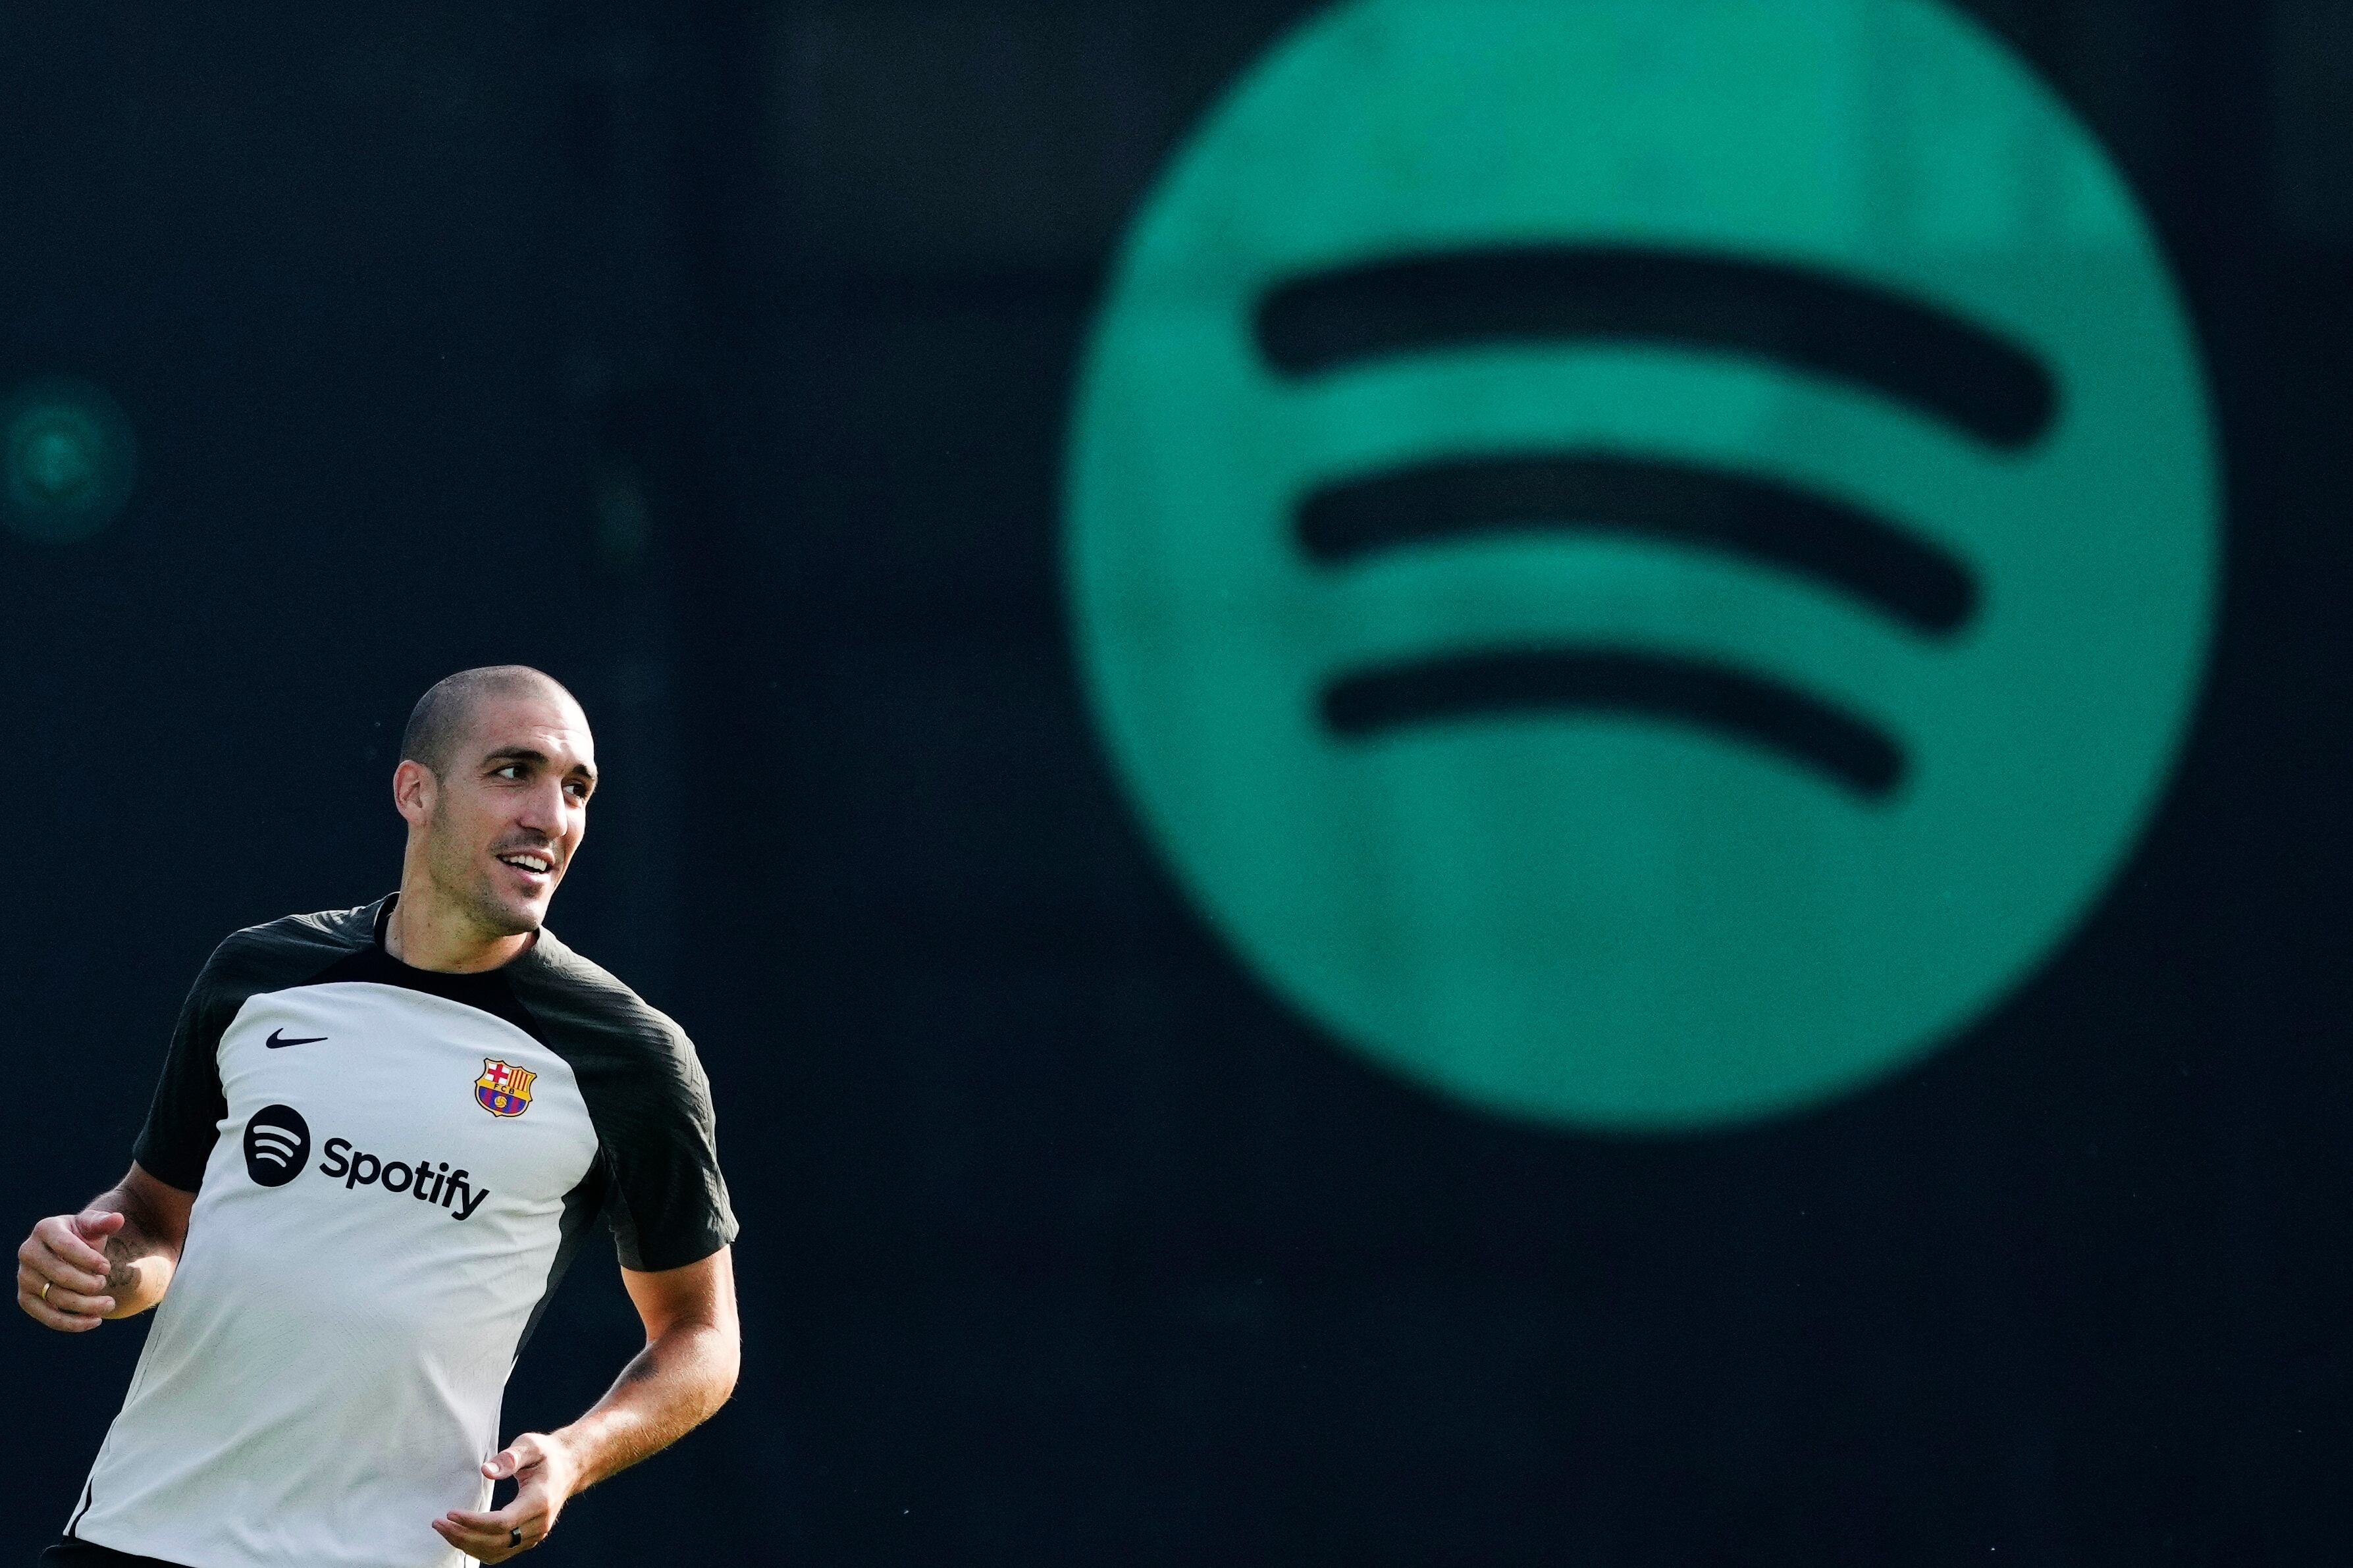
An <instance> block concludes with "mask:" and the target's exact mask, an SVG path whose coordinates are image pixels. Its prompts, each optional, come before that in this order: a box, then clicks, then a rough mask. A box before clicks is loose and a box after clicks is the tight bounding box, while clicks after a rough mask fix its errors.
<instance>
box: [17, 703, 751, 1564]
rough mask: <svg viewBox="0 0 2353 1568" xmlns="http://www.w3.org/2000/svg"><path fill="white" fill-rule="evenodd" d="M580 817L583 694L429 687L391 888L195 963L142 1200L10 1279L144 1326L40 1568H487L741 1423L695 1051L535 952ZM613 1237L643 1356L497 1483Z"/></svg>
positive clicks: (84, 1325)
mask: <svg viewBox="0 0 2353 1568" xmlns="http://www.w3.org/2000/svg"><path fill="white" fill-rule="evenodd" d="M392 788H393V803H394V805H396V806H397V807H398V809H399V811H400V815H401V816H402V817H403V818H404V819H406V822H407V824H408V845H407V850H406V855H405V856H404V858H403V859H402V863H401V878H400V891H399V892H398V893H396V894H395V895H393V896H392V897H390V898H387V899H385V900H382V901H380V902H378V903H375V904H371V905H367V906H364V907H363V908H360V909H356V910H340V911H337V912H333V913H329V914H317V915H297V916H291V917H289V918H288V919H285V920H281V921H274V922H272V923H270V924H269V925H263V926H256V927H253V928H251V929H250V930H248V931H238V932H237V933H236V934H235V935H233V936H231V937H230V938H229V939H228V940H227V942H223V943H222V944H221V945H220V947H219V948H218V949H217V950H216V952H214V953H213V956H212V958H211V960H210V962H208V963H206V965H205V968H204V972H203V973H201V974H200V975H199V976H198V977H197V980H196V984H195V988H194V989H193V990H192V991H191V992H190V993H189V994H188V999H187V1003H186V1005H185V1007H184V1008H183V1009H182V1011H181V1015H180V1021H179V1026H178V1028H177V1029H176V1030H175V1031H174V1035H173V1037H172V1044H171V1049H170V1052H169V1054H168V1056H167V1057H166V1058H165V1062H164V1072H163V1079H162V1082H161V1083H160V1085H159V1086H158V1087H157V1089H156V1091H155V1099H154V1103H153V1107H152V1108H151V1109H150V1110H149V1112H148V1117H147V1122H146V1126H145V1127H144V1128H143V1129H142V1131H141V1132H140V1134H139V1138H138V1142H136V1143H135V1144H134V1145H133V1148H132V1154H133V1163H132V1167H131V1172H130V1173H129V1174H128V1175H127V1176H125V1177H124V1178H123V1179H122V1182H121V1184H120V1185H118V1186H117V1187H115V1189H114V1190H113V1191H111V1192H109V1193H106V1194H101V1195H100V1197H98V1198H97V1199H95V1200H93V1201H92V1202H91V1204H90V1206H89V1207H87V1208H85V1209H84V1210H82V1212H81V1213H79V1214H77V1215H57V1216H54V1217H52V1218H48V1219H45V1220H43V1221H41V1222H40V1224H38V1225H37V1226H34V1227H33V1233H32V1235H31V1236H30V1237H27V1238H26V1242H25V1244H24V1246H23V1247H20V1248H19V1249H18V1250H17V1255H16V1256H17V1268H16V1301H17V1304H18V1305H19V1306H20V1307H22V1308H23V1309H24V1310H25V1311H26V1312H27V1313H29V1314H30V1315H31V1316H32V1317H33V1318H34V1319H35V1320H36V1321H38V1322H41V1323H43V1324H46V1325H47V1326H48V1327H49V1328H52V1329H57V1330H60V1331H65V1332H68V1333H79V1332H82V1331H88V1330H90V1329H93V1328H96V1327H97V1326H98V1325H99V1323H100V1321H103V1320H105V1319H108V1318H126V1317H130V1316H132V1314H134V1313H138V1312H143V1311H145V1310H147V1309H149V1308H150V1307H157V1308H158V1310H157V1312H156V1315H155V1322H154V1325H153V1329H152V1330H151V1331H150V1332H149V1334H148V1338H147V1345H146V1349H145V1352H144V1353H142V1355H141V1357H140V1360H139V1369H138V1372H137V1373H136V1374H135V1375H134V1376H133V1377H132V1384H131V1392H130V1394H129V1395H128V1397H127V1398H126V1399H125V1400H124V1402H123V1406H122V1411H121V1415H117V1416H116V1417H115V1420H114V1425H113V1426H112V1427H111V1430H110V1431H109V1432H108V1434H107V1437H106V1442H105V1444H104V1446H103V1447H101V1448H100V1450H99V1456H98V1462H97V1464H96V1466H95V1467H94V1468H92V1470H91V1472H90V1482H89V1485H88V1486H87V1487H85V1488H84V1489H83V1491H82V1495H81V1498H80V1500H79V1502H78V1503H77V1504H76V1506H75V1507H74V1509H73V1511H72V1515H71V1518H70V1520H69V1522H68V1525H67V1529H66V1539H65V1540H64V1541H63V1542H60V1543H59V1544H58V1545H57V1546H53V1547H51V1548H49V1550H48V1551H47V1552H45V1553H44V1554H43V1559H42V1560H43V1562H44V1563H48V1564H51V1565H53V1568H54V1565H72V1568H99V1565H101V1564H113V1565H121V1564H150V1565H152V1564H154V1563H168V1564H176V1565H181V1568H247V1565H248V1564H249V1565H251V1568H265V1565H271V1568H275V1565H287V1568H291V1565H294V1564H301V1565H302V1568H311V1565H313V1564H327V1563H341V1564H354V1565H359V1564H364V1565H367V1568H412V1565H413V1568H427V1565H428V1564H430V1565H433V1568H446V1565H449V1564H454V1563H458V1562H459V1558H460V1554H463V1555H464V1556H470V1557H473V1558H477V1559H480V1561H482V1562H484V1563H500V1562H503V1561H505V1560H506V1559H507V1558H509V1557H511V1556H512V1555H514V1554H516V1553H517V1552H522V1551H527V1550H529V1549H530V1548H532V1547H534V1546H536V1545H538V1544H539V1543H540V1542H542V1541H544V1540H545V1539H546V1538H547V1532H548V1531H550V1530H552V1529H554V1525H555V1521H556V1519H557V1516H558V1515H559V1514H560V1512H561V1511H562V1510H563V1508H564V1504H565V1500H567V1499H569V1498H571V1497H572V1496H574V1495H575V1494H576V1493H578V1492H580V1491H581V1490H583V1489H586V1488H587V1487H589V1486H593V1485H594V1484H596V1482H597V1481H599V1480H602V1479H604V1478H606V1477H607V1476H609V1475H612V1474H613V1473H614V1472H616V1471H617V1470H620V1469H623V1468H627V1467H628V1466H629V1465H632V1464H635V1463H636V1462H637V1461H638V1460H639V1459H642V1458H646V1457H647V1456H648V1455H649V1454H652V1453H653V1452H655V1451H656V1450H657V1449H659V1448H660V1447H663V1446H665V1445H666V1444H668V1443H670V1442H671V1441H673V1440H674V1439H676V1438H678V1437H679V1436H682V1435H683V1434H685V1433H686V1432H687V1431H689V1430H690V1429H691V1428H692V1427H693V1426H696V1425H697V1424H699V1423H700V1422H702V1420H703V1419H704V1418H705V1417H707V1416H708V1415H711V1413H712V1411H713V1410H715V1409H717V1408H718V1407H719V1405H721V1404H722V1403H723V1401H724V1400H725V1399H726V1397H727V1395H728V1394H729V1393H730V1392H731V1391H732V1390H733V1387H734V1384H735V1371H736V1356H737V1333H736V1320H735V1296H734V1282H733V1269H732V1264H731V1260H730V1252H729V1247H730V1244H731V1243H732V1242H733V1239H734V1236H735V1221H734V1217H733V1215H732V1214H731V1213H730V1212H729V1209H728V1203H727V1191H726V1187H725V1184H723V1182H722V1180H721V1178H720V1173H719V1165H718V1157H717V1153H716V1150H715V1146H714V1143H713V1138H712V1113H711V1102H710V1096H709V1091H708V1088H707V1085H706V1084H705V1081H704V1079H703V1076H702V1068H701V1066H700V1065H699V1064H698V1063H697V1061H696V1059H695V1055H694V1047H693V1046H692V1045H691V1043H690V1042H689V1041H688V1040H687V1038H686V1037H685V1036H684V1035H683V1034H682V1033H681V1032H680V1030H679V1027H678V1026H677V1025H676V1024H673V1023H672V1022H671V1021H670V1019H669V1018H667V1017H665V1016H662V1015H661V1014H659V1013H657V1012H655V1011H654V1010H653V1009H652V1008H651V1007H649V1006H647V1005H646V1004H645V1003H643V1002H641V1001H639V1000H638V996H637V995H636V994H635V993H633V992H631V991H630V990H629V989H628V987H627V986H625V985H623V984H621V983H620V982H618V981H617V980H615V979H614V978H613V977H612V976H610V975H608V974H607V973H605V972H604V971H603V970H601V969H598V968H596V966H595V965H594V964H591V963H588V962H587V961H586V960H585V959H582V958H580V957H578V956H577V955H575V954H574V953H573V952H570V951H569V950H568V949H566V948H565V946H564V945H563V944H562V943H560V942H557V941H556V940H555V938H554V936H553V935H552V934H551V933H549V932H548V931H546V930H545V929H544V928H543V924H542V922H543V921H544V920H545V918H546V914H547V906H548V901H549V900H550V899H551V898H553V897H554V892H555V889H556V886H557V884H558V883H560V882H561V881H562V880H563V879H564V873H565V870H566V869H567V868H569V867H570V865H571V863H572V858H573V856H574V855H575V854H577V853H578V852H579V848H580V841H581V837H582V835H583V834H584V832H585V831H586V826H587V812H588V798H589V795H591V794H592V793H593V792H594V790H595V789H596V760H595V755H594V749H593V742H591V739H590V737H589V733H588V721H587V719H586V716H585V715H583V713H582V712H581V710H580V707H579V704H577V703H576V702H575V701H574V700H573V699H572V695H571V693H570V692H568V691H566V690H565V689H564V688H563V687H561V686H559V685H557V684H556V683H555V682H554V680H553V679H549V678H548V677H547V676H544V675H543V674H541V673H539V672H538V671H537V670H533V669H526V668H522V667H520V666H500V667H495V668H485V669H471V670H467V671H464V672H463V673H461V674H458V675H453V676H451V677H450V678H449V679H447V680H444V681H442V682H441V683H440V684H439V685H438V686H436V687H434V688H433V689H432V690H430V691H428V692H427V693H426V694H425V696H424V698H423V700H420V701H419V702H418V703H417V710H416V712H415V713H414V714H413V715H412V716H411V718H410V720H409V722H408V729H407V731H406V734H404V735H403V737H402V740H401V762H400V765H399V767H398V768H397V769H396V771H395V772H394V773H393V784H392ZM598 1215H605V1216H607V1217H608V1218H609V1220H610V1222H611V1224H612V1227H613V1231H614V1234H615V1237H616V1241H617V1247H618V1250H619V1252H620V1258H621V1273H622V1279H623V1281H624V1282H625V1283H626V1284H627V1286H628V1293H629V1297H630V1300H633V1301H634V1302H635V1303H636V1304H637V1308H638V1314H639V1315H640V1316H641V1317H642V1318H643V1319H644V1320H645V1328H646V1348H645V1349H644V1350H643V1351H642V1352H639V1354H638V1356H637V1358H636V1359H635V1360H633V1361H631V1362H630V1363H628V1367H627V1368H625V1369H624V1370H623V1372H622V1373H621V1375H620V1379H619V1381H618V1382H617V1383H615V1384H614V1385H613V1387H612V1390H611V1392H609V1393H607V1394H606V1395H605V1397H604V1398H603V1399H602V1400H600V1401H598V1402H597V1404H596V1406H595V1408H593V1409H591V1410H590V1411H589V1412H588V1413H587V1414H586V1415H583V1416H582V1417H581V1418H580V1419H579V1420H577V1421H575V1422H574V1423H573V1424H572V1425H571V1426H566V1427H565V1428H563V1429H562V1430H561V1431H557V1432H551V1433H530V1434H527V1435H525V1436H519V1437H517V1438H516V1439H515V1440H514V1441H513V1442H512V1443H510V1444H508V1445H507V1446H506V1447H504V1448H503V1449H501V1448H500V1447H499V1444H498V1421H499V1403H500V1397H501V1393H502V1391H503V1389H504V1386H505V1384H506V1378H507V1373H508V1371H509V1370H510V1368H511V1367H512V1365H513V1363H514V1359H515V1356H516V1355H517V1353H518V1352H519V1351H520V1350H521V1347H522V1342H523V1340H524V1339H525V1338H526V1337H527V1336H528V1335H529V1333H530V1331H531V1329H532V1326H533V1323H535V1322H536V1321H537V1319H538V1316H539V1312H540V1310H541V1309H542V1308H543V1306H544V1305H545V1304H546V1301H547V1299H548V1297H549V1296H550V1294H551V1293H553V1291H554V1289H555V1283H556V1280H557V1279H559V1278H560V1277H561V1276H562V1274H563V1272H564V1268H565V1265H566V1264H567V1263H568V1262H569V1261H570V1259H571V1257H572V1254H573V1252H574V1250H575V1247H576V1246H577V1245H578V1243H579V1242H580V1241H581V1240H582V1239H583V1237H584V1236H585V1235H586V1228H587V1226H589V1224H590V1222H592V1221H593V1220H595V1219H596V1217H597V1216H598ZM159 1303H160V1306H159ZM494 1450H495V1451H494ZM510 1478H512V1479H514V1480H515V1481H516V1482H517V1483H518V1489H517V1491H516V1494H515V1496H514V1498H513V1499H512V1500H511V1501H510V1502H509V1503H508V1504H507V1505H506V1506H505V1507H504V1508H501V1509H497V1510H492V1509H491V1507H490V1504H491V1488H492V1484H493V1483H494V1482H495V1481H498V1480H503V1479H510ZM428 1527H429V1530H430V1531H431V1533H428ZM436 1535H438V1538H439V1539H438V1540H436V1539H435V1536H436Z"/></svg>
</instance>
